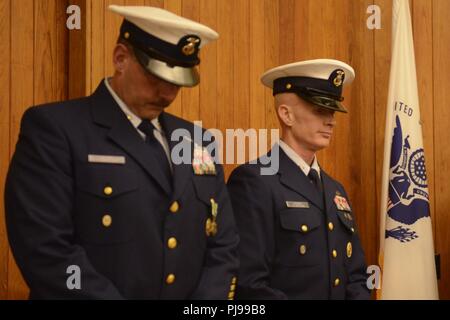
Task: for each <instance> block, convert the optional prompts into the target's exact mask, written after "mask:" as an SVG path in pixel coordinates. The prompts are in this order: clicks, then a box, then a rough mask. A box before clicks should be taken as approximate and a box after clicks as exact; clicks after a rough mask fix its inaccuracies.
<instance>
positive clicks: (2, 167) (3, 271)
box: [0, 2, 11, 300]
mask: <svg viewBox="0 0 450 320" xmlns="http://www.w3.org/2000/svg"><path fill="white" fill-rule="evenodd" d="M10 17H11V4H10V3H9V2H0V37H1V39H8V38H9V37H10V34H11V20H10ZM0 61H3V63H2V64H0V195H1V198H0V300H1V299H6V298H7V292H8V260H9V259H8V252H9V250H8V241H7V238H6V229H5V221H4V219H3V216H4V207H3V205H2V204H3V193H4V183H3V181H4V177H5V176H6V172H7V170H8V162H9V129H10V108H9V106H10V99H11V97H10V88H11V87H10V86H11V42H8V41H4V43H3V48H2V50H1V51H0Z"/></svg>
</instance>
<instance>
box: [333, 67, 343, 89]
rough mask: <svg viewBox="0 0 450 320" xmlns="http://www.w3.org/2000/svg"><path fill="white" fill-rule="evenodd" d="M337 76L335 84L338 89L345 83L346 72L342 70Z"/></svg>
mask: <svg viewBox="0 0 450 320" xmlns="http://www.w3.org/2000/svg"><path fill="white" fill-rule="evenodd" d="M336 73H337V75H336V78H334V80H333V83H334V85H335V86H336V87H340V86H342V83H343V82H344V76H345V72H344V71H342V70H338V71H336Z"/></svg>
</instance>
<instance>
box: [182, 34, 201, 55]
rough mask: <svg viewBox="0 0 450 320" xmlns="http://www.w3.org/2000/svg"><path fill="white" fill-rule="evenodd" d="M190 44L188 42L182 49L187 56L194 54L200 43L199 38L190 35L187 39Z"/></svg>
mask: <svg viewBox="0 0 450 320" xmlns="http://www.w3.org/2000/svg"><path fill="white" fill-rule="evenodd" d="M186 41H187V42H188V44H186V45H185V46H184V47H183V49H182V50H181V51H182V52H183V54H184V55H185V56H191V55H193V54H194V52H195V49H196V46H197V45H198V44H199V43H200V39H199V38H195V37H190V38H187V40H186Z"/></svg>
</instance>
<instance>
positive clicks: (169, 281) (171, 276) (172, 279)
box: [166, 273, 175, 284]
mask: <svg viewBox="0 0 450 320" xmlns="http://www.w3.org/2000/svg"><path fill="white" fill-rule="evenodd" d="M174 282H175V275H174V274H173V273H171V274H169V275H168V276H167V278H166V283H167V284H172V283H174Z"/></svg>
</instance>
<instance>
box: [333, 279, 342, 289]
mask: <svg viewBox="0 0 450 320" xmlns="http://www.w3.org/2000/svg"><path fill="white" fill-rule="evenodd" d="M339 283H341V280H340V279H339V278H336V279H335V280H334V286H335V287H337V286H338V285H339Z"/></svg>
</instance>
